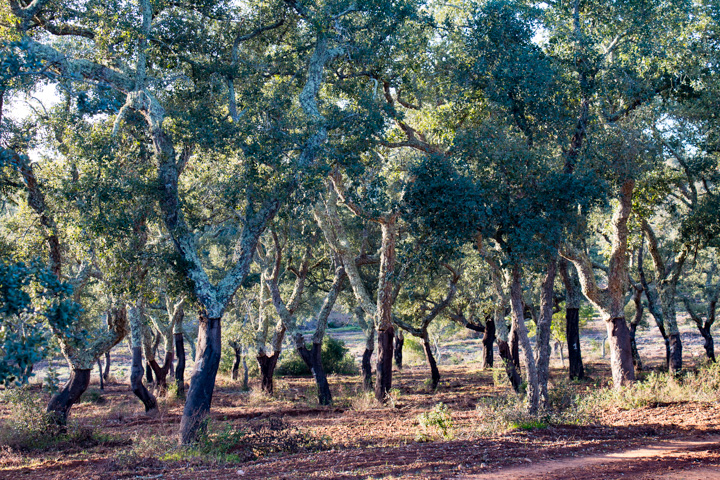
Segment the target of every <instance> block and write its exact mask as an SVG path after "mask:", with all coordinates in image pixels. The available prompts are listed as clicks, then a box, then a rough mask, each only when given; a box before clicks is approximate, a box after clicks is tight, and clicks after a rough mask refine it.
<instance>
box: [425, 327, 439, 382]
mask: <svg viewBox="0 0 720 480" xmlns="http://www.w3.org/2000/svg"><path fill="white" fill-rule="evenodd" d="M422 340H423V350H425V358H426V359H427V362H428V365H429V366H430V388H432V389H433V390H435V389H436V388H437V386H438V383H440V370H438V367H437V362H435V356H434V355H433V353H432V347H431V346H430V338H429V337H428V335H427V332H425V335H424V336H423V339H422Z"/></svg>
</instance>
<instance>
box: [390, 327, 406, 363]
mask: <svg viewBox="0 0 720 480" xmlns="http://www.w3.org/2000/svg"><path fill="white" fill-rule="evenodd" d="M404 343H405V335H403V332H402V330H401V329H399V328H398V329H397V331H396V333H395V346H394V347H393V348H394V349H395V366H397V368H398V370H402V367H403V352H402V349H403V344H404Z"/></svg>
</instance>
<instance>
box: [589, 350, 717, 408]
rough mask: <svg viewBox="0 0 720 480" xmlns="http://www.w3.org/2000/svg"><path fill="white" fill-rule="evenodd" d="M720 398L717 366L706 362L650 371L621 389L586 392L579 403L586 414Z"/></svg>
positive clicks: (714, 400)
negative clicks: (681, 369) (687, 367)
mask: <svg viewBox="0 0 720 480" xmlns="http://www.w3.org/2000/svg"><path fill="white" fill-rule="evenodd" d="M719 400H720V365H718V364H716V363H715V364H709V365H706V366H703V367H700V368H698V369H697V370H695V371H690V370H686V371H685V372H683V373H682V374H681V375H675V374H673V373H669V372H650V373H648V374H647V376H646V377H645V378H644V379H642V380H639V381H637V382H635V383H633V384H632V385H628V386H626V387H623V388H621V389H614V388H612V387H611V386H609V387H606V388H601V389H595V390H592V391H588V392H587V394H586V395H583V399H582V401H580V402H579V407H580V409H581V410H583V411H585V412H587V413H588V414H593V413H594V412H598V411H602V410H605V409H607V408H610V407H614V408H621V409H626V410H629V409H633V408H639V407H645V406H648V405H657V404H663V403H672V402H717V401H719Z"/></svg>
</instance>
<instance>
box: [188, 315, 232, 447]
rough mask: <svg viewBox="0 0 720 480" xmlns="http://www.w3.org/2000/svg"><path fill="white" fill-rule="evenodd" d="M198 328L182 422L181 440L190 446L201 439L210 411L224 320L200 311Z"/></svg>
mask: <svg viewBox="0 0 720 480" xmlns="http://www.w3.org/2000/svg"><path fill="white" fill-rule="evenodd" d="M199 323H200V325H199V329H198V346H197V353H198V354H197V361H196V362H195V367H194V368H193V373H192V376H191V377H190V389H189V390H188V395H187V401H186V402H185V409H184V411H183V416H182V420H181V422H180V441H181V443H182V444H189V443H191V442H193V441H195V440H196V439H197V434H198V433H199V431H200V430H201V429H203V428H204V426H205V418H206V416H207V414H208V412H209V410H210V403H211V402H212V395H213V390H214V389H215V377H216V376H217V371H218V367H219V366H220V353H221V348H222V338H221V332H220V318H209V317H208V315H207V313H206V312H205V311H204V310H202V309H201V310H200V318H199Z"/></svg>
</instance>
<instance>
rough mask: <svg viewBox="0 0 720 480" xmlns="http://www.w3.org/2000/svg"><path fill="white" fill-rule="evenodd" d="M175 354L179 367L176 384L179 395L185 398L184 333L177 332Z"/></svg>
mask: <svg viewBox="0 0 720 480" xmlns="http://www.w3.org/2000/svg"><path fill="white" fill-rule="evenodd" d="M173 336H174V337H175V354H176V355H177V360H178V361H177V368H175V385H176V386H177V397H178V398H185V341H184V340H183V335H182V333H176V334H174V335H173Z"/></svg>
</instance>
